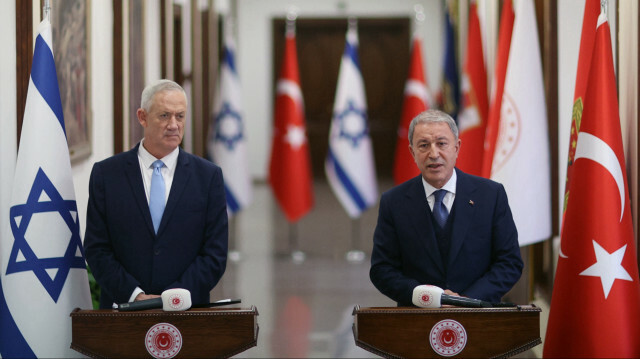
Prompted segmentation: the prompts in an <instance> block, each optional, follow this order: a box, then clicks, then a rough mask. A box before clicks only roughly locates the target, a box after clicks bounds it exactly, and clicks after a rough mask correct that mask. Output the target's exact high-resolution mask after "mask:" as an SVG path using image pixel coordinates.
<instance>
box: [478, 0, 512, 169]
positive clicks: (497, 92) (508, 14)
mask: <svg viewBox="0 0 640 359" xmlns="http://www.w3.org/2000/svg"><path fill="white" fill-rule="evenodd" d="M515 17H516V15H515V13H514V12H513V3H512V2H511V0H505V1H504V2H503V4H502V14H501V15H500V32H499V34H498V51H497V56H496V67H495V73H494V80H493V87H492V89H491V107H490V109H489V119H488V120H487V130H486V132H485V139H484V141H485V144H484V153H483V155H482V156H483V157H482V177H486V178H491V167H492V165H493V154H494V152H495V149H496V142H497V141H498V130H499V129H500V110H501V109H502V95H503V93H504V82H505V78H506V77H507V64H508V63H509V51H510V50H511V35H512V34H513V23H514V21H515Z"/></svg>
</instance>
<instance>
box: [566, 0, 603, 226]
mask: <svg viewBox="0 0 640 359" xmlns="http://www.w3.org/2000/svg"><path fill="white" fill-rule="evenodd" d="M598 14H600V0H587V2H586V4H585V8H584V19H583V20H582V38H581V39H580V53H579V55H578V71H577V76H576V88H575V92H574V95H573V111H572V114H571V134H570V137H569V155H568V160H567V177H566V181H565V188H564V209H566V206H567V199H568V198H569V186H568V183H569V179H570V177H571V169H572V167H573V166H572V165H573V158H574V156H575V153H576V145H577V143H578V132H579V131H580V122H581V121H582V110H583V107H584V102H583V98H584V94H585V93H586V92H587V80H588V78H589V68H590V67H591V58H592V57H593V56H592V55H593V45H594V43H595V40H596V23H597V21H598ZM564 209H563V215H564ZM563 223H564V221H563Z"/></svg>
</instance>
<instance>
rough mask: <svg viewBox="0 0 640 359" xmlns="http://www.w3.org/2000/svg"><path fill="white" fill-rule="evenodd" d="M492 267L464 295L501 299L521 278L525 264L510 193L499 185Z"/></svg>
mask: <svg viewBox="0 0 640 359" xmlns="http://www.w3.org/2000/svg"><path fill="white" fill-rule="evenodd" d="M491 242H492V250H491V257H492V258H491V266H490V268H489V270H488V271H487V272H486V273H485V274H484V275H483V276H482V277H480V278H479V279H478V280H476V281H475V282H474V283H472V284H471V285H470V286H469V287H468V288H467V289H465V290H464V291H463V292H462V293H461V294H464V295H466V296H468V297H471V298H480V299H485V300H490V301H496V302H497V301H500V299H501V298H502V296H504V295H505V294H506V293H507V292H508V291H509V290H510V289H511V288H512V287H513V285H514V284H515V283H516V282H517V281H518V280H519V279H520V275H521V274H522V268H523V267H524V265H523V262H522V258H521V256H520V246H519V244H518V231H517V229H516V225H515V223H514V221H513V216H512V214H511V209H510V208H509V203H508V200H507V194H506V192H505V190H504V187H503V186H502V185H499V189H498V194H497V200H496V207H495V212H494V213H493V217H492V227H491Z"/></svg>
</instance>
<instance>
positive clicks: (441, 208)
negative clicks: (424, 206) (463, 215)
mask: <svg viewBox="0 0 640 359" xmlns="http://www.w3.org/2000/svg"><path fill="white" fill-rule="evenodd" d="M446 194H447V190H444V189H439V190H437V191H435V192H433V197H434V198H435V199H436V201H435V203H434V204H433V215H434V216H435V217H436V222H438V224H439V225H440V228H443V229H444V225H445V224H446V223H447V217H448V216H449V211H448V210H447V207H446V206H445V205H444V203H442V200H443V199H444V196H445V195H446Z"/></svg>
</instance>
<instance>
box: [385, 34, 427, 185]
mask: <svg viewBox="0 0 640 359" xmlns="http://www.w3.org/2000/svg"><path fill="white" fill-rule="evenodd" d="M428 98H429V90H428V89H427V85H426V81H425V76H424V71H423V69H422V45H421V42H420V39H419V38H418V37H416V36H414V38H413V46H412V49H411V64H410V65H409V76H408V78H407V82H406V83H405V85H404V101H403V102H402V119H401V120H400V126H399V127H398V138H397V141H396V155H395V161H394V164H393V180H394V182H395V183H396V184H400V183H402V182H405V181H406V180H408V179H411V178H413V177H415V176H417V175H419V174H420V170H418V167H417V166H416V163H415V162H414V161H413V156H411V152H410V151H409V137H408V135H409V125H410V124H411V120H413V118H414V117H416V116H417V115H418V114H420V113H421V112H423V111H426V110H427V109H428V108H429V105H428V104H429V101H428Z"/></svg>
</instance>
